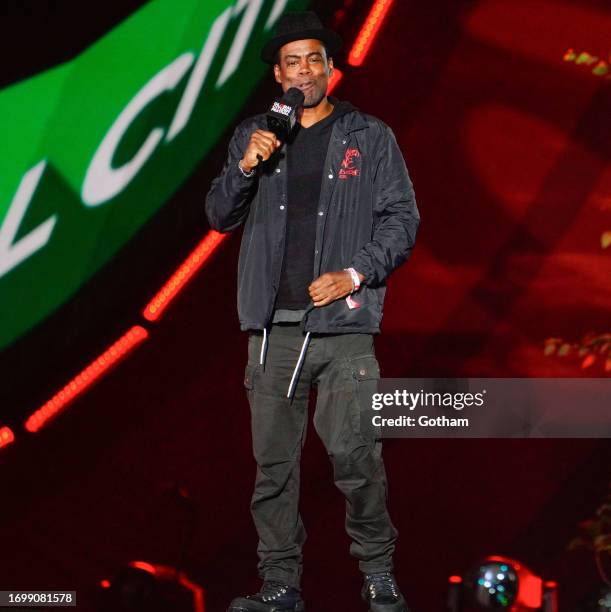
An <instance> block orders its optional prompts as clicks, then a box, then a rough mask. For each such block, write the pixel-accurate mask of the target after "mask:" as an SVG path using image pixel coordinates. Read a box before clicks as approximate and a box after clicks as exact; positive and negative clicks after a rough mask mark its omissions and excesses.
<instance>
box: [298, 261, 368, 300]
mask: <svg viewBox="0 0 611 612" xmlns="http://www.w3.org/2000/svg"><path fill="white" fill-rule="evenodd" d="M359 278H360V279H361V282H362V281H363V280H364V278H365V277H364V276H363V275H362V274H360V273H359ZM352 286H353V285H352V277H351V276H350V272H348V271H347V270H340V271H339V272H325V273H324V274H323V275H322V276H319V277H318V278H317V279H316V280H315V281H314V282H312V284H311V285H310V286H309V287H308V292H309V294H310V297H311V298H312V302H314V306H316V307H319V306H326V305H327V304H330V303H331V302H334V301H335V300H339V299H341V298H343V297H346V296H347V295H349V294H350V293H351V292H352Z"/></svg>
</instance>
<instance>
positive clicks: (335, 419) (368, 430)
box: [244, 324, 398, 589]
mask: <svg viewBox="0 0 611 612" xmlns="http://www.w3.org/2000/svg"><path fill="white" fill-rule="evenodd" d="M303 340H304V335H303V332H302V331H301V328H300V327H299V325H298V324H274V325H273V326H272V328H271V330H270V332H269V334H268V335H267V340H266V346H265V347H262V345H263V332H258V331H252V332H249V341H248V364H247V366H246V373H245V378H244V385H245V387H246V389H247V394H248V400H249V404H250V411H251V427H252V442H253V454H254V457H255V460H256V463H257V474H256V481H255V488H254V493H253V496H252V503H251V513H252V517H253V519H254V523H255V527H256V529H257V532H258V535H259V545H258V548H257V552H258V555H259V563H258V571H259V576H260V577H261V578H262V579H267V580H270V579H274V580H279V581H281V582H283V583H285V584H289V585H291V586H293V587H295V588H298V589H300V588H301V575H302V565H303V557H302V546H303V543H304V542H305V539H306V531H305V528H304V525H303V522H302V520H301V516H300V514H299V467H300V459H301V450H302V448H303V445H304V443H305V438H306V428H307V422H308V418H307V407H308V398H309V394H310V388H311V386H314V387H315V388H316V389H317V401H316V410H315V413H314V419H313V422H314V428H315V429H316V431H317V433H318V435H319V436H320V438H321V440H322V442H323V443H324V445H325V448H326V450H327V453H328V455H329V458H330V460H331V462H332V465H333V472H334V481H335V485H336V486H337V487H338V489H339V490H340V491H341V492H342V493H343V494H344V496H345V498H346V522H345V527H346V532H347V533H348V535H349V536H350V538H351V540H352V543H351V545H350V554H351V555H353V556H354V557H356V558H357V559H358V560H359V569H360V570H361V571H362V572H364V573H372V572H377V571H384V570H391V571H392V569H393V561H392V555H393V552H394V549H395V541H396V539H397V535H398V532H397V530H396V529H395V527H394V526H393V524H392V522H391V519H390V516H389V514H388V510H387V501H388V489H387V481H386V472H385V469H384V463H383V460H382V440H381V439H380V437H379V435H380V432H379V428H374V427H373V425H371V422H370V420H366V419H361V412H362V410H364V409H365V408H366V407H367V406H366V404H367V399H366V398H367V395H368V394H369V401H370V399H371V395H370V394H371V393H372V392H375V391H376V389H377V380H378V379H379V377H380V372H379V366H378V362H377V360H376V357H375V354H374V343H373V336H372V335H371V334H353V333H351V334H320V335H319V334H311V335H310V338H309V344H308V345H307V350H305V353H304V355H305V356H304V358H303V361H302V368H301V371H300V374H299V377H298V378H297V379H296V382H295V383H294V384H295V387H294V393H293V396H292V398H291V399H289V398H287V389H288V387H289V383H290V381H291V378H292V377H293V373H294V370H295V365H296V363H297V361H298V359H299V356H300V352H301V349H302V348H303ZM262 348H264V351H263V352H262ZM261 361H263V362H264V363H263V364H261V363H260V362H261Z"/></svg>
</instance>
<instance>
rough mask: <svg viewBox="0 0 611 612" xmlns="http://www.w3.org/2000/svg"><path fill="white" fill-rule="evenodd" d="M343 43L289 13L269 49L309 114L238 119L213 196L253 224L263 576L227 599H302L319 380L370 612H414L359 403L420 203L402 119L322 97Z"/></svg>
mask: <svg viewBox="0 0 611 612" xmlns="http://www.w3.org/2000/svg"><path fill="white" fill-rule="evenodd" d="M340 47H341V38H340V37H339V35H338V34H336V33H335V32H333V31H331V30H328V29H326V28H324V27H323V26H322V24H321V22H320V20H319V18H318V17H317V15H316V14H315V13H313V12H310V11H306V12H299V13H287V14H286V15H284V16H283V17H282V18H281V19H280V20H279V22H278V26H277V28H276V32H275V35H274V37H273V38H271V39H270V40H269V41H268V42H267V43H266V44H265V46H264V48H263V50H262V54H261V56H262V59H263V60H264V61H265V62H267V63H269V64H270V65H272V66H273V70H274V75H275V78H276V81H277V82H278V83H279V84H280V85H281V86H282V90H283V91H285V92H286V91H287V90H288V89H289V88H291V87H297V88H299V89H301V91H302V92H303V94H304V96H305V100H304V104H303V111H302V113H301V115H300V117H299V121H298V123H297V125H296V126H295V130H294V131H293V133H292V134H291V135H290V137H289V138H288V139H287V141H286V142H281V141H280V140H278V137H277V136H276V135H275V134H274V133H272V132H270V131H268V129H267V123H266V117H265V115H264V114H262V115H257V116H255V117H251V118H249V119H247V120H245V121H243V122H242V123H241V124H239V125H238V126H237V128H236V129H235V132H234V134H233V137H232V139H231V142H230V144H229V154H228V158H227V160H226V163H225V165H224V167H223V170H222V171H221V174H220V175H219V176H218V177H217V178H215V179H214V181H213V182H212V186H211V188H210V191H209V193H208V195H207V197H206V214H207V216H208V220H209V222H210V225H211V227H213V228H214V229H216V230H218V231H221V232H229V231H232V230H234V229H236V228H237V227H239V226H240V225H241V224H242V223H243V222H245V227H244V234H243V237H242V244H241V248H240V258H239V263H238V314H239V318H240V327H241V329H242V330H249V341H248V364H247V366H246V372H245V378H244V385H245V387H246V389H247V394H248V400H249V403H250V409H251V417H252V419H251V424H252V443H253V454H254V457H255V460H256V463H257V476H256V483H255V490H254V494H253V497H252V503H251V512H252V516H253V519H254V523H255V526H256V529H257V532H258V535H259V545H258V548H257V552H258V555H259V564H258V570H259V576H260V577H261V578H262V580H263V586H262V588H261V591H260V592H259V593H257V594H254V595H250V596H247V597H239V598H237V599H235V600H234V601H233V602H232V603H231V605H230V607H229V611H230V612H251V611H252V612H254V611H261V612H265V611H267V612H276V611H280V610H282V611H290V610H295V611H302V610H304V603H303V600H302V599H301V575H302V546H303V543H304V541H305V538H306V532H305V529H304V525H303V523H302V520H301V516H300V514H299V468H300V459H301V450H302V448H303V444H304V442H305V434H306V428H307V405H308V398H309V394H310V389H311V387H313V386H314V387H316V389H317V403H316V411H315V414H314V427H315V429H316V431H317V433H318V435H319V436H320V437H321V439H322V441H323V443H324V445H325V447H326V450H327V453H328V455H329V457H330V459H331V462H332V465H333V471H334V480H335V484H336V485H337V487H338V488H339V489H340V491H341V492H342V493H343V494H344V496H345V497H346V523H345V526H346V531H347V533H348V535H349V536H350V538H351V539H352V543H351V546H350V553H351V554H352V555H353V556H354V557H356V558H357V559H358V562H359V569H360V570H361V572H362V573H363V574H364V584H363V589H362V593H361V594H362V597H363V599H364V600H365V601H367V602H368V604H369V610H370V611H373V612H408V608H407V604H406V603H405V600H404V598H403V596H402V594H401V592H400V590H399V587H398V586H397V583H396V581H395V578H394V576H393V573H392V572H393V558H392V555H393V552H394V550H395V542H396V539H397V535H398V532H397V530H396V529H395V527H394V525H393V524H392V522H391V519H390V516H389V514H388V510H387V500H388V491H387V479H386V472H385V469H384V463H383V460H382V440H381V437H380V433H381V432H380V430H379V428H375V427H374V426H373V425H372V424H371V421H370V420H367V419H362V418H361V415H362V414H363V412H364V411H365V410H366V409H367V408H368V406H367V401H366V399H367V397H368V396H369V400H371V393H373V392H375V391H376V389H377V381H378V379H379V377H380V372H379V366H378V362H377V360H376V357H375V353H374V342H373V335H374V334H377V333H379V332H380V321H381V319H382V309H383V302H384V294H385V290H386V279H387V278H388V276H389V274H390V273H391V272H392V271H393V270H394V269H396V268H397V267H398V266H399V265H401V264H402V263H403V262H404V261H405V260H406V259H407V258H408V257H409V255H410V253H411V250H412V248H413V246H414V242H415V238H416V230H417V228H418V224H419V221H420V216H419V213H418V209H417V206H416V201H415V197H414V190H413V187H412V183H411V180H410V178H409V174H408V171H407V168H406V166H405V161H404V159H403V156H402V154H401V151H400V150H399V147H398V145H397V142H396V139H395V136H394V134H393V132H392V130H391V129H390V128H389V127H388V126H387V125H386V124H384V123H383V122H382V121H380V120H379V119H377V118H375V117H373V116H371V115H367V114H364V113H361V112H360V111H359V110H358V109H357V108H355V107H354V106H352V105H351V104H349V103H348V102H342V101H339V100H337V99H336V98H333V97H327V95H326V94H327V88H328V84H329V80H330V78H331V76H332V74H333V59H332V57H333V55H334V54H336V53H337V51H338V50H339V49H340ZM339 597H341V595H339ZM337 603H339V601H338V602H337ZM327 609H328V610H332V609H334V605H333V602H330V603H329V607H328V608H327Z"/></svg>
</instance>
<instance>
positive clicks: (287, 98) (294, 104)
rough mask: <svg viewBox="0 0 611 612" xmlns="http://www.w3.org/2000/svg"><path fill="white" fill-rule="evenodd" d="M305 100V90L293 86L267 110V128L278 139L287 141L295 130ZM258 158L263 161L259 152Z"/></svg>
mask: <svg viewBox="0 0 611 612" xmlns="http://www.w3.org/2000/svg"><path fill="white" fill-rule="evenodd" d="M304 100H305V96H304V95H303V91H301V89H297V87H291V88H290V89H289V90H287V91H286V92H285V94H284V95H283V96H282V97H281V98H280V99H279V100H275V101H274V103H273V104H272V105H271V107H270V109H269V110H268V111H267V129H268V130H269V131H270V132H273V133H274V134H275V135H276V138H278V140H281V141H286V139H287V138H288V137H289V135H290V134H291V132H292V131H293V128H294V127H295V124H296V123H297V114H298V111H299V109H300V108H301V106H302V105H303V101H304ZM257 159H258V160H259V161H260V162H262V161H263V158H262V157H261V155H259V154H258V153H257Z"/></svg>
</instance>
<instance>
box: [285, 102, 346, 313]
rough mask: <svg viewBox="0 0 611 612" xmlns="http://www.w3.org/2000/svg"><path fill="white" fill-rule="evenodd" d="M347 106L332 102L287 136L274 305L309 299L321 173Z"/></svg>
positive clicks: (293, 305)
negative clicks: (281, 255) (282, 238)
mask: <svg viewBox="0 0 611 612" xmlns="http://www.w3.org/2000/svg"><path fill="white" fill-rule="evenodd" d="M347 110H348V109H344V108H343V105H342V104H341V103H339V104H335V106H334V107H333V111H332V112H331V114H329V115H327V116H326V117H325V118H324V119H321V120H320V121H318V122H317V123H314V124H313V125H311V126H310V127H309V128H304V127H303V126H302V125H300V124H297V126H295V131H294V133H293V134H292V135H291V139H289V140H287V172H288V176H287V184H288V192H287V200H288V201H287V227H286V242H285V250H284V260H283V263H282V273H281V275H280V285H279V287H278V295H277V297H276V309H286V310H301V309H304V308H307V306H308V304H309V302H310V294H309V293H308V287H309V285H310V283H311V282H312V281H313V280H314V279H313V278H312V273H313V270H314V244H315V240H316V219H317V213H318V203H319V200H320V189H321V182H322V173H323V170H324V164H325V159H326V157H327V149H328V147H329V140H330V138H331V131H332V130H333V122H334V121H335V120H336V119H337V118H338V117H340V116H341V115H342V114H343V113H344V112H346V111H347Z"/></svg>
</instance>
